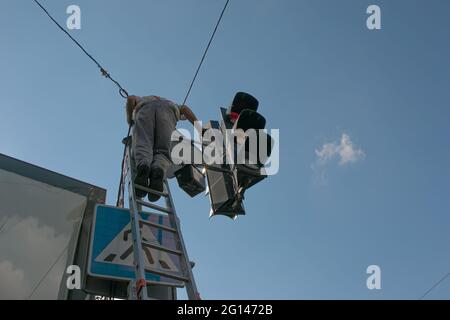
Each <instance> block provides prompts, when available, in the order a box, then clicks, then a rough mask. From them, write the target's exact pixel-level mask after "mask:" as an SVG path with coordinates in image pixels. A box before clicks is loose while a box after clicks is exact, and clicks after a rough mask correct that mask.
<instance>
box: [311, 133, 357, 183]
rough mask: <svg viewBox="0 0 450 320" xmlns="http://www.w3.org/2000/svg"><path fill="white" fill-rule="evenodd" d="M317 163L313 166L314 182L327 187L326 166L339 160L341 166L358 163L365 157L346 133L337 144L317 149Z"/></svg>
mask: <svg viewBox="0 0 450 320" xmlns="http://www.w3.org/2000/svg"><path fill="white" fill-rule="evenodd" d="M315 153H316V161H315V162H314V163H313V164H312V165H311V169H312V170H313V179H314V182H315V183H316V184H318V185H322V186H326V185H327V184H328V181H327V177H326V174H325V165H326V164H328V163H330V162H331V161H333V160H334V159H338V160H339V165H340V166H345V165H348V164H350V163H355V162H358V161H360V160H362V159H364V157H365V153H364V151H363V150H362V149H359V148H356V147H355V145H354V144H353V142H352V140H351V138H350V136H349V135H348V134H346V133H343V134H342V137H341V139H340V141H339V143H337V142H330V143H325V144H324V145H323V146H322V148H321V149H316V150H315Z"/></svg>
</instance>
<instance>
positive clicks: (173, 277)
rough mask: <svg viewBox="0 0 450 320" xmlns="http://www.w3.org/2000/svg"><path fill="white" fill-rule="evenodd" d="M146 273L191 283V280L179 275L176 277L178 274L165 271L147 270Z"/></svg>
mask: <svg viewBox="0 0 450 320" xmlns="http://www.w3.org/2000/svg"><path fill="white" fill-rule="evenodd" d="M145 271H147V272H151V273H154V274H156V275H159V276H163V277H167V278H171V279H174V280H179V281H184V282H189V281H190V280H189V278H186V277H184V276H179V275H176V274H172V273H168V272H164V271H161V270H158V269H153V268H145Z"/></svg>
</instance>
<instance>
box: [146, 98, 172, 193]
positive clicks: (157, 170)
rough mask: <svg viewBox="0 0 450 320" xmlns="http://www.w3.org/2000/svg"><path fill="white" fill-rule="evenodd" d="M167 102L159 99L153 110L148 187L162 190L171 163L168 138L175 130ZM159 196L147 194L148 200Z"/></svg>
mask: <svg viewBox="0 0 450 320" xmlns="http://www.w3.org/2000/svg"><path fill="white" fill-rule="evenodd" d="M169 103H170V102H167V101H161V102H160V103H159V105H158V108H156V111H155V115H156V118H155V119H156V121H155V140H154V142H155V144H154V151H153V163H152V165H151V173H150V188H152V189H154V190H157V191H163V189H164V187H163V182H164V180H165V179H166V173H167V170H168V169H169V167H170V166H171V165H172V161H171V157H170V144H171V141H170V138H171V136H172V132H173V131H174V130H175V127H176V123H177V120H176V117H175V113H174V111H173V109H172V108H171V107H170V106H169ZM159 198H160V197H158V196H154V195H149V199H150V201H156V200H158V199H159Z"/></svg>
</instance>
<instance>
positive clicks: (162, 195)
mask: <svg viewBox="0 0 450 320" xmlns="http://www.w3.org/2000/svg"><path fill="white" fill-rule="evenodd" d="M134 187H135V188H136V189H138V190H142V191H145V192H148V193H152V194H156V195H158V196H161V197H165V198H167V196H168V195H167V193H165V192H160V191H156V190H153V189H150V188H147V187H144V186H141V185H139V184H135V185H134Z"/></svg>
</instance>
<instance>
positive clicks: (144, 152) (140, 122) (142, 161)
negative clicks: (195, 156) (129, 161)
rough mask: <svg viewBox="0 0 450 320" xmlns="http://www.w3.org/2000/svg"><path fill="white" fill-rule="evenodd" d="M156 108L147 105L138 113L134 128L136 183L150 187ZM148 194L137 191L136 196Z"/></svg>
mask: <svg viewBox="0 0 450 320" xmlns="http://www.w3.org/2000/svg"><path fill="white" fill-rule="evenodd" d="M154 133H155V106H154V105H152V104H147V105H145V106H143V107H142V108H141V109H140V110H139V111H138V112H137V113H136V119H135V121H134V128H133V138H132V146H133V154H134V159H135V163H136V178H135V180H134V183H136V184H138V185H141V186H144V187H148V186H149V183H148V178H149V176H150V168H151V164H152V162H153V146H154V138H155V134H154ZM146 194H147V193H146V192H145V191H142V190H136V196H138V197H139V198H142V197H145V195H146Z"/></svg>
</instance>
